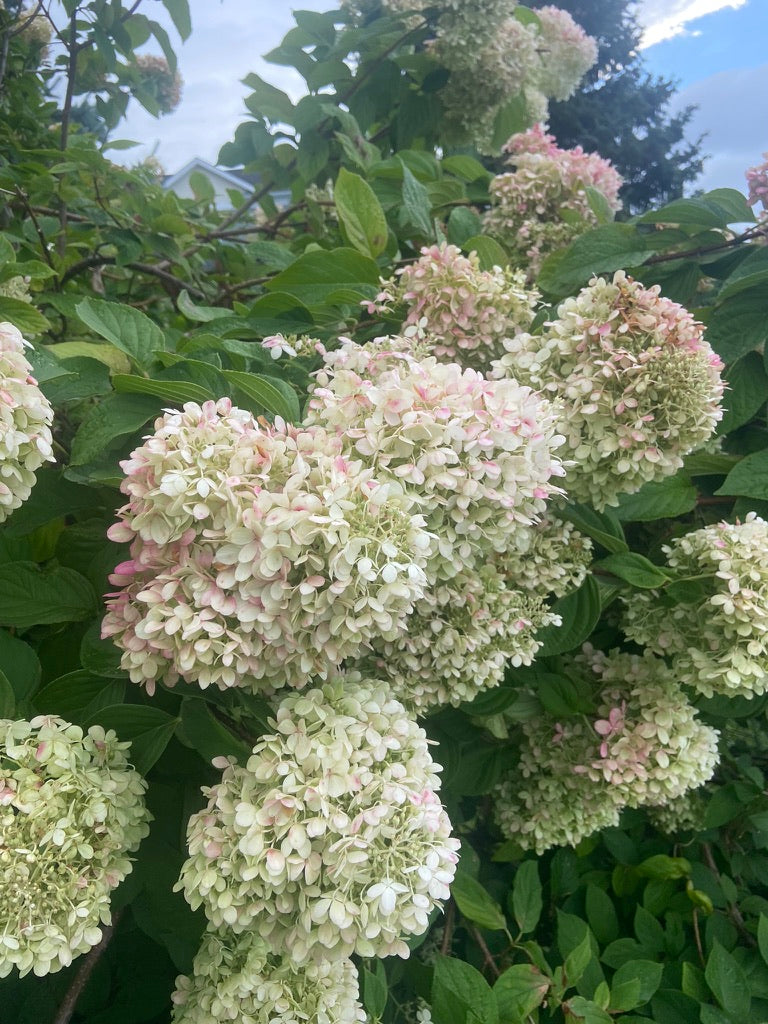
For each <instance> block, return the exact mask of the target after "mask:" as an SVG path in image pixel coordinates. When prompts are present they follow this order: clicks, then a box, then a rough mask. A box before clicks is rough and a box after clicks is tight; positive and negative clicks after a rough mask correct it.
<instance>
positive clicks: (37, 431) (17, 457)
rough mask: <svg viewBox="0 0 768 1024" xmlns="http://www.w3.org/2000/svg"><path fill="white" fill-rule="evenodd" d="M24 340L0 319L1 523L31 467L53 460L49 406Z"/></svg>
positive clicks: (29, 480)
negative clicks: (38, 384)
mask: <svg viewBox="0 0 768 1024" xmlns="http://www.w3.org/2000/svg"><path fill="white" fill-rule="evenodd" d="M25 345H27V342H26V341H24V338H23V337H22V336H21V334H20V332H19V331H18V330H17V329H16V328H15V327H14V326H13V324H9V323H0V523H2V522H3V521H4V520H5V519H7V518H8V516H9V515H10V514H11V512H13V511H14V509H17V508H19V506H20V505H21V504H22V503H23V502H24V501H26V500H27V498H28V497H29V495H30V493H31V491H32V488H33V487H34V485H35V471H36V470H38V469H39V468H40V467H41V466H42V465H43V463H44V462H54V461H55V460H54V457H53V449H52V444H53V439H52V437H51V423H52V422H53V409H52V408H51V405H50V402H49V401H48V399H47V398H46V397H45V395H44V394H43V393H42V391H41V390H40V388H39V387H38V386H37V381H36V380H35V378H34V377H33V376H32V367H31V366H30V365H29V363H28V362H27V360H26V358H25V356H24V346H25Z"/></svg>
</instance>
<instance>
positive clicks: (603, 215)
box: [584, 185, 614, 224]
mask: <svg viewBox="0 0 768 1024" xmlns="http://www.w3.org/2000/svg"><path fill="white" fill-rule="evenodd" d="M584 191H585V193H586V195H587V202H588V203H589V208H590V210H591V211H592V213H594V215H595V217H596V218H597V223H598V224H610V223H611V222H612V221H613V217H614V211H613V207H612V206H611V204H610V203H609V202H608V200H607V199H606V198H605V196H604V195H603V193H602V192H601V191H600V189H597V188H593V187H592V185H587V186H586V187H585V189H584Z"/></svg>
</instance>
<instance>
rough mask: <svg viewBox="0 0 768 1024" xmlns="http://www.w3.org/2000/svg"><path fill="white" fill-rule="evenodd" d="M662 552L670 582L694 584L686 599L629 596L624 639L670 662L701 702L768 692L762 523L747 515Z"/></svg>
mask: <svg viewBox="0 0 768 1024" xmlns="http://www.w3.org/2000/svg"><path fill="white" fill-rule="evenodd" d="M664 552H665V554H666V556H667V564H668V566H669V568H670V569H672V570H673V571H674V573H675V575H676V576H677V577H678V578H679V579H681V580H685V579H691V580H692V581H693V582H692V592H691V595H690V597H682V599H678V600H674V601H673V600H666V599H665V596H664V593H663V591H662V592H659V591H655V590H649V591H635V592H633V593H632V594H631V595H629V596H628V597H626V598H625V599H624V602H625V605H626V608H625V613H624V618H623V622H622V626H623V629H624V632H625V633H626V634H627V636H628V637H629V638H630V639H631V640H634V641H636V642H637V643H640V644H644V645H646V646H647V647H648V649H649V650H652V651H655V652H656V653H657V654H660V655H664V656H669V657H671V658H672V659H673V663H674V666H675V671H676V673H677V675H678V678H679V679H680V681H681V682H683V683H685V684H687V685H688V686H691V687H693V688H694V689H695V690H697V691H698V692H699V693H702V694H704V696H706V697H711V696H713V695H714V694H716V693H722V694H725V695H726V696H729V697H735V696H741V697H753V696H756V695H757V696H759V695H761V694H763V693H766V692H768V523H766V522H765V521H764V520H763V519H760V518H759V517H758V516H757V515H756V514H755V513H754V512H750V513H749V515H748V516H747V518H746V521H745V522H743V523H735V524H734V523H717V524H716V525H714V526H705V527H704V528H702V529H700V530H694V531H693V532H692V533H687V534H685V535H684V536H682V537H676V538H675V539H674V540H672V541H671V542H670V544H669V545H667V546H665V547H664Z"/></svg>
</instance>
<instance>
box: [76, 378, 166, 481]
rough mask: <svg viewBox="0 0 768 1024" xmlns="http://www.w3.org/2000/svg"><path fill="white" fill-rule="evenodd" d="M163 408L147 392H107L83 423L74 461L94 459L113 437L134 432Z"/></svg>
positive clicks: (114, 438)
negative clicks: (111, 393) (117, 393)
mask: <svg viewBox="0 0 768 1024" xmlns="http://www.w3.org/2000/svg"><path fill="white" fill-rule="evenodd" d="M159 411H160V410H159V407H158V403H157V401H156V400H155V399H152V398H149V397H147V396H144V395H107V397H106V398H104V399H103V400H102V401H101V402H99V404H98V405H94V406H92V408H91V409H90V410H89V411H88V413H87V415H86V417H85V419H84V420H83V422H82V423H81V424H80V428H79V429H78V431H77V433H76V434H75V438H74V441H73V442H72V453H71V455H70V465H72V466H83V465H85V464H87V463H89V462H93V461H94V460H95V459H97V458H98V457H99V456H100V455H102V454H103V452H104V449H105V447H106V446H107V445H108V444H109V443H110V442H111V441H114V440H116V439H117V438H122V437H125V436H127V435H130V434H134V433H135V432H136V431H137V430H138V429H139V428H140V427H143V426H144V424H145V423H146V422H147V420H150V419H152V418H153V417H155V416H157V414H158V412H159ZM115 468H117V467H115Z"/></svg>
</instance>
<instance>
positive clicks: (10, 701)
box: [0, 671, 16, 718]
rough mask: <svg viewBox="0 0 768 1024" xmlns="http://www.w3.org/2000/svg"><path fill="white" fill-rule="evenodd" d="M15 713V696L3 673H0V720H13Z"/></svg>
mask: <svg viewBox="0 0 768 1024" xmlns="http://www.w3.org/2000/svg"><path fill="white" fill-rule="evenodd" d="M15 711H16V694H15V693H14V690H13V687H12V686H11V683H10V680H9V679H8V676H7V675H6V674H5V672H3V671H0V718H13V717H14V715H15Z"/></svg>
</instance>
